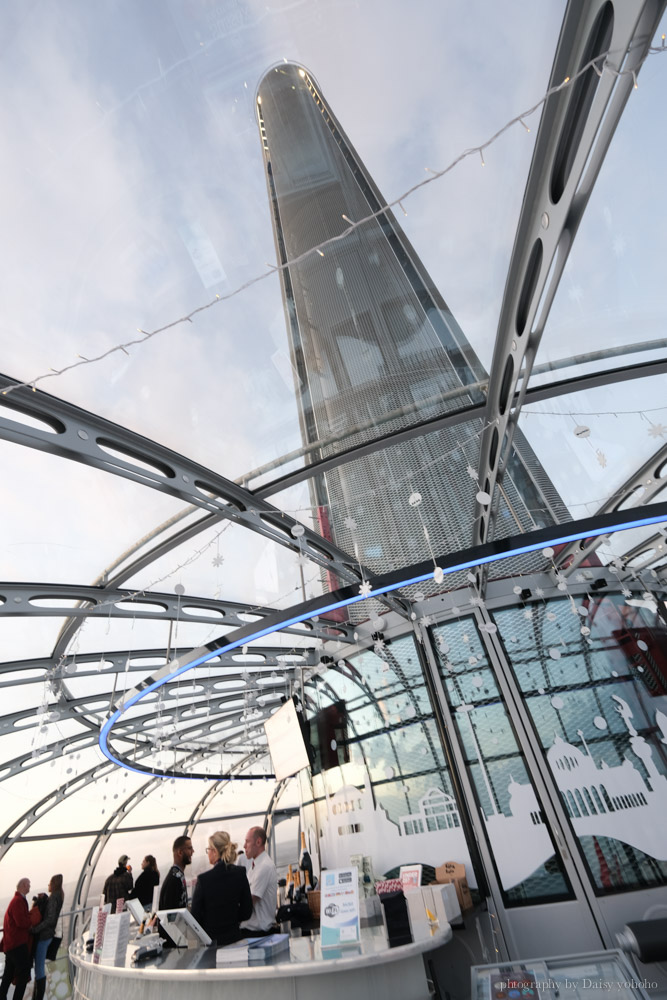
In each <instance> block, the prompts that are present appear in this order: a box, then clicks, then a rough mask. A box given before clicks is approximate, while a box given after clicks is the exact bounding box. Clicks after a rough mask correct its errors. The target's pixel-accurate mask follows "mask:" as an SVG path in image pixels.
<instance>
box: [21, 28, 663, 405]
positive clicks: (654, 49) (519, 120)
mask: <svg viewBox="0 0 667 1000" xmlns="http://www.w3.org/2000/svg"><path fill="white" fill-rule="evenodd" d="M665 52H667V45H666V44H665V36H664V35H663V36H662V38H661V45H659V46H656V45H654V46H650V47H649V48H648V49H647V52H646V55H645V57H644V60H643V61H642V63H641V64H640V65H639V66H638V67H637V68H636V69H631V70H626V69H616V68H615V67H614V66H613V65H612V64H611V61H610V60H611V59H612V58H614V57H615V56H616V57H618V58H619V61H621V57H622V56H623V55H624V53H613V52H611V51H607V52H604V53H601V54H600V55H599V56H596V57H595V58H594V59H591V60H590V61H589V62H587V63H586V64H584V65H583V66H581V68H580V69H579V70H578V71H577V72H576V73H575V74H574V75H572V76H568V77H566V78H565V79H564V80H563V81H562V82H561V83H559V84H557V85H555V86H553V87H550V88H549V89H548V90H546V91H545V92H544V94H543V95H542V96H541V97H540V98H539V99H538V100H537V101H535V102H534V103H533V104H532V105H531V106H530V107H529V108H526V109H525V110H523V111H521V112H520V113H519V114H518V115H515V116H514V117H513V118H510V119H509V120H508V121H507V122H505V124H504V125H502V126H501V127H500V128H499V129H498V130H497V131H496V132H494V133H493V134H492V135H491V136H490V137H489V138H488V139H486V140H485V141H484V142H482V143H480V144H479V145H478V146H471V147H469V148H468V149H465V150H463V151H462V152H461V153H459V155H458V156H456V157H455V158H454V159H453V160H451V161H450V162H449V163H448V164H447V165H446V166H445V167H442V168H440V169H436V170H434V169H432V168H431V167H425V168H424V169H425V171H426V172H427V174H428V176H427V177H425V178H423V179H422V180H420V181H418V182H416V183H415V184H413V185H412V186H411V187H409V188H407V189H406V190H405V191H403V192H402V194H400V195H399V196H398V197H396V198H394V199H393V200H392V201H390V202H389V203H388V204H387V205H386V206H383V207H382V208H379V209H378V210H377V211H374V212H370V213H368V214H367V215H365V216H364V217H363V218H361V219H357V220H351V219H349V218H348V216H347V215H345V214H343V216H342V218H343V219H344V220H345V221H347V222H349V226H348V227H347V228H346V229H344V230H343V232H341V233H340V234H339V235H337V236H333V237H331V238H330V239H328V240H325V241H324V242H322V243H321V244H319V245H318V246H316V247H312V248H311V249H309V250H307V251H305V252H304V253H303V254H300V255H299V256H297V257H294V258H292V259H291V260H289V261H287V262H286V263H284V264H279V265H273V264H267V265H266V266H267V268H268V271H265V272H262V273H261V274H257V275H255V276H254V277H253V278H250V279H248V280H247V281H245V282H243V283H242V284H241V285H238V286H237V287H236V288H234V289H232V290H230V291H229V292H226V293H224V294H216V296H215V298H213V299H211V300H210V301H209V302H206V303H204V304H203V305H200V306H197V307H196V308H195V309H192V310H191V311H190V312H188V313H187V314H185V315H183V316H180V317H179V318H178V319H174V320H171V321H170V322H168V323H164V324H162V325H161V326H159V327H155V328H154V329H152V330H144V329H142V328H140V327H137V333H139V334H140V336H139V337H132V338H130V339H127V340H124V341H121V342H119V343H117V344H114V345H113V346H112V347H110V348H108V349H107V350H105V351H102V352H100V353H99V354H96V355H94V356H92V357H87V356H86V355H84V354H81V353H79V354H77V360H76V361H73V362H71V363H70V364H67V365H63V366H62V367H61V368H51V369H50V370H49V371H46V372H42V373H41V374H39V375H36V376H35V377H34V378H32V379H29V380H27V381H25V382H18V383H17V384H16V385H13V386H8V387H7V388H5V389H3V390H2V395H4V396H7V395H9V394H10V393H12V392H14V391H15V390H16V389H19V388H28V389H36V387H37V385H38V384H39V383H41V382H43V381H45V380H47V379H53V378H59V377H60V376H62V375H64V374H65V373H66V372H69V371H72V370H73V369H76V368H80V367H83V366H86V365H94V364H97V363H99V362H100V361H103V360H104V359H105V358H108V357H110V356H112V355H114V354H117V353H122V354H125V355H128V354H129V352H130V349H131V348H133V347H138V346H140V345H142V344H146V343H148V341H150V340H152V339H153V338H155V337H158V336H160V335H161V334H164V333H166V332H167V331H169V330H173V329H174V328H176V327H179V326H183V325H184V324H186V323H190V324H191V323H193V322H194V320H195V317H196V316H198V315H200V314H202V313H204V312H207V311H208V310H209V309H212V308H213V307H214V306H217V305H219V304H220V303H221V302H225V301H228V300H229V299H232V298H235V297H236V296H238V295H240V294H241V293H243V292H245V291H247V290H248V289H250V288H252V287H254V286H255V285H257V284H258V283H259V282H262V281H265V280H266V279H267V278H269V277H271V276H272V275H274V274H276V273H277V272H280V271H283V270H288V269H289V268H290V267H293V266H294V265H296V264H299V263H301V262H302V261H305V260H309V259H311V258H312V257H313V256H314V255H319V256H320V257H324V256H325V251H326V250H327V249H328V248H331V247H333V246H335V245H336V244H337V243H338V242H340V241H341V240H345V239H347V238H348V237H349V236H350V234H351V233H353V232H354V231H355V230H356V229H358V228H359V227H361V226H364V225H367V224H368V223H370V222H373V221H375V220H376V219H378V218H380V217H381V216H382V215H383V214H384V213H385V212H386V211H387V209H393V208H400V209H401V211H402V212H403V213H404V214H407V213H406V212H405V208H404V206H403V203H404V202H405V201H407V200H408V199H409V198H410V197H412V195H414V194H415V193H416V192H418V191H421V190H422V189H423V188H425V187H427V186H428V185H430V184H433V183H434V182H435V181H438V180H441V179H442V178H443V177H445V176H447V175H448V174H449V173H451V172H452V171H453V170H454V169H455V168H456V167H457V166H458V165H459V164H460V163H462V162H463V161H464V160H466V159H468V158H470V157H475V156H479V157H480V160H481V165H482V166H485V165H486V161H485V159H484V152H485V151H488V150H489V149H490V148H491V147H492V146H493V145H494V143H496V142H497V141H498V140H499V139H500V138H501V137H502V136H503V135H505V133H506V132H508V131H509V130H510V129H512V128H514V127H515V126H517V125H519V126H521V127H522V128H523V129H524V130H525V131H527V132H530V128H529V127H528V126H527V125H526V122H525V119H526V118H530V117H531V115H533V114H535V113H536V112H537V111H539V110H540V108H542V107H543V106H544V105H545V103H546V102H547V101H548V100H549V98H550V97H552V96H553V95H555V94H558V93H559V92H561V91H563V90H565V89H567V88H569V87H572V86H573V84H574V83H575V82H576V81H577V80H578V79H580V78H581V77H582V76H584V75H585V74H587V73H588V72H589V70H590V69H594V70H595V72H596V73H597V74H598V75H599V76H602V75H603V74H605V73H607V74H610V75H612V76H614V77H616V78H620V77H623V76H627V75H631V76H632V78H633V81H634V89H635V90H636V89H637V88H638V80H637V73H638V72H639V70H640V69H641V66H642V65H643V63H644V62H645V61H646V59H648V58H650V57H652V56H657V55H662V54H664V53H665Z"/></svg>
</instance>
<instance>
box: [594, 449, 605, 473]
mask: <svg viewBox="0 0 667 1000" xmlns="http://www.w3.org/2000/svg"><path fill="white" fill-rule="evenodd" d="M595 457H596V458H597V460H598V465H600V466H602V468H603V469H606V468H607V456H606V455H605V453H604V452H603V451H602V450H601V449H600V448H598V449H597V451H596V452H595Z"/></svg>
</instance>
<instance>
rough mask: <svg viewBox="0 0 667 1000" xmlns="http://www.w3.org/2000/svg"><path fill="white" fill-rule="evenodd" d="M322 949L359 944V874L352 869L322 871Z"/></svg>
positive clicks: (354, 868)
mask: <svg viewBox="0 0 667 1000" xmlns="http://www.w3.org/2000/svg"><path fill="white" fill-rule="evenodd" d="M320 887H321V893H322V895H321V897H320V935H321V937H320V940H321V945H322V948H341V947H344V946H345V945H356V944H358V943H359V939H360V933H359V874H358V870H357V868H356V867H354V866H352V867H349V868H335V869H332V870H325V871H323V872H322V873H321V879H320Z"/></svg>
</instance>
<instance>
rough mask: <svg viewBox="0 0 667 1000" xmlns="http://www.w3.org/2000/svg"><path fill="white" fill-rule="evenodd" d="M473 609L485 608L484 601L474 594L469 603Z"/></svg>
mask: <svg viewBox="0 0 667 1000" xmlns="http://www.w3.org/2000/svg"><path fill="white" fill-rule="evenodd" d="M469 603H470V604H472V606H473V608H483V607H484V600H483V599H482V598H481V597H479V595H478V594H473V595H472V597H471V598H470V601H469Z"/></svg>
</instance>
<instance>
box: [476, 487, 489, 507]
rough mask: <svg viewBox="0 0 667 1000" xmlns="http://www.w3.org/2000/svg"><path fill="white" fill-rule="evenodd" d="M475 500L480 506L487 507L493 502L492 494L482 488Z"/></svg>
mask: <svg viewBox="0 0 667 1000" xmlns="http://www.w3.org/2000/svg"><path fill="white" fill-rule="evenodd" d="M475 500H476V501H477V503H478V504H480V506H482V507H487V506H488V505H489V504H490V503H491V495H490V494H489V493H485V491H484V490H480V491H479V493H475Z"/></svg>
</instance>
